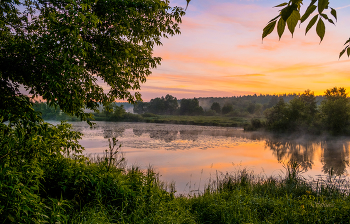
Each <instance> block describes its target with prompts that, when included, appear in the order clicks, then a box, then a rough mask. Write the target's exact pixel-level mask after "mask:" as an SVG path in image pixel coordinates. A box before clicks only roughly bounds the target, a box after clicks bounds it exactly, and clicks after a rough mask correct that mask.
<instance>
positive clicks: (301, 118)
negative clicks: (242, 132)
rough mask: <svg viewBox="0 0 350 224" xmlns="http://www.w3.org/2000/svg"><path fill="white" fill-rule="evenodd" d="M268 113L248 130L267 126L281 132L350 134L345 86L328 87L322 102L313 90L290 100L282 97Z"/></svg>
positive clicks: (348, 108) (349, 113)
mask: <svg viewBox="0 0 350 224" xmlns="http://www.w3.org/2000/svg"><path fill="white" fill-rule="evenodd" d="M264 114H265V117H266V121H265V122H261V121H260V120H257V119H252V122H251V125H250V127H247V129H257V128H260V127H265V128H266V129H268V130H271V131H277V132H295V131H298V132H309V133H310V132H311V133H314V134H321V133H323V132H328V133H331V134H350V101H349V98H348V97H347V93H346V90H345V89H344V88H337V87H334V88H332V89H327V90H326V91H325V95H324V98H323V100H322V101H321V102H320V103H319V104H317V98H316V96H315V95H314V93H313V92H311V91H310V90H306V91H305V92H304V93H303V94H301V95H298V96H295V97H294V98H293V99H292V100H290V101H289V102H285V101H284V100H283V98H281V99H279V101H278V103H277V104H276V105H275V106H273V107H272V108H270V109H267V110H266V111H265V113H264Z"/></svg>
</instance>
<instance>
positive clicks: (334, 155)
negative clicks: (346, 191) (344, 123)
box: [321, 140, 349, 175]
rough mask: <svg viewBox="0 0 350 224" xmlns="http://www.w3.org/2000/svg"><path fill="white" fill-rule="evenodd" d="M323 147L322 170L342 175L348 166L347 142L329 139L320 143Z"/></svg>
mask: <svg viewBox="0 0 350 224" xmlns="http://www.w3.org/2000/svg"><path fill="white" fill-rule="evenodd" d="M321 147H322V149H323V155H322V160H321V161H322V164H323V167H322V171H323V172H324V173H334V174H336V175H342V174H344V173H345V171H346V168H347V167H348V166H349V142H348V141H344V140H343V141H341V140H339V141H336V140H329V141H324V142H322V144H321Z"/></svg>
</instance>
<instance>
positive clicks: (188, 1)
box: [185, 0, 191, 10]
mask: <svg viewBox="0 0 350 224" xmlns="http://www.w3.org/2000/svg"><path fill="white" fill-rule="evenodd" d="M190 1H191V0H186V2H187V5H186V9H185V10H187V7H188V4H190Z"/></svg>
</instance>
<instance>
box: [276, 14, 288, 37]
mask: <svg viewBox="0 0 350 224" xmlns="http://www.w3.org/2000/svg"><path fill="white" fill-rule="evenodd" d="M285 28H286V22H285V21H284V20H283V18H280V20H279V21H278V23H277V33H278V36H279V38H280V40H281V37H282V34H283V32H284V29H285Z"/></svg>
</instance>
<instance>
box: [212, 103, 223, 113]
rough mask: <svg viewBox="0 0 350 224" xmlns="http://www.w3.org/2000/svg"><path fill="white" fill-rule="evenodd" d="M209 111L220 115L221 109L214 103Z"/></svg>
mask: <svg viewBox="0 0 350 224" xmlns="http://www.w3.org/2000/svg"><path fill="white" fill-rule="evenodd" d="M210 109H211V110H214V111H215V112H216V113H218V114H220V113H221V107H220V104H219V103H218V102H214V103H213V104H212V105H211V107H210Z"/></svg>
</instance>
